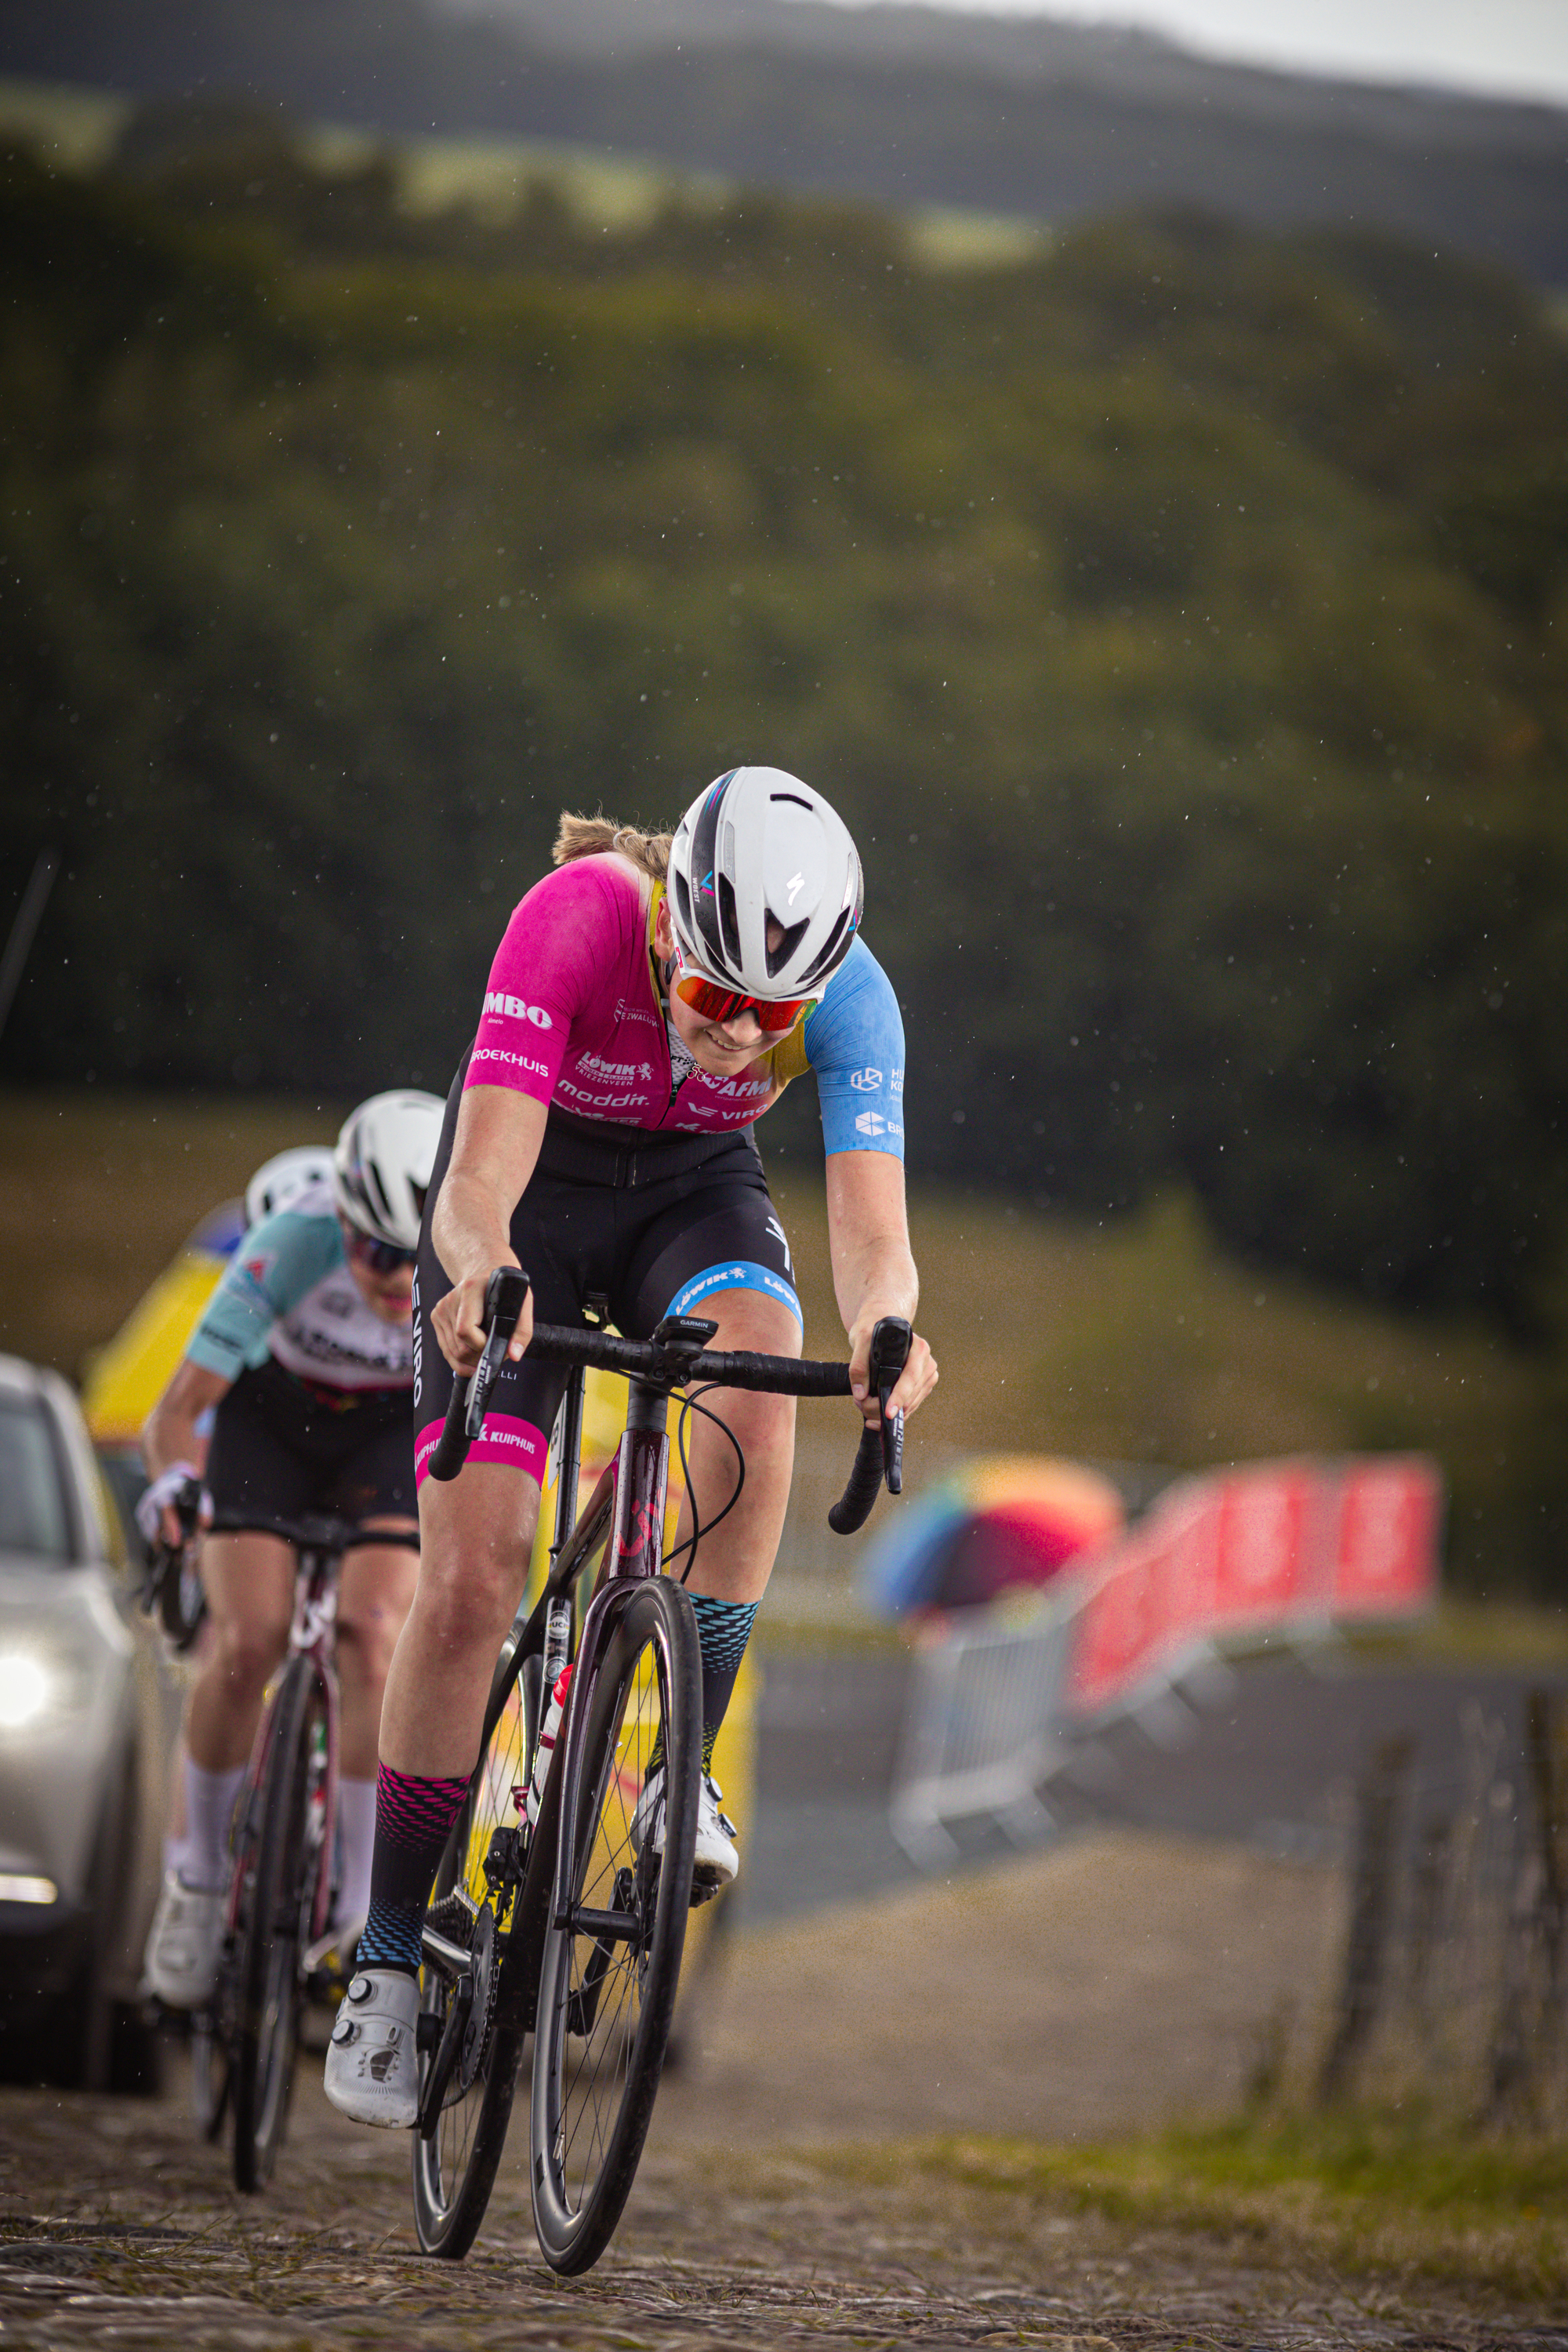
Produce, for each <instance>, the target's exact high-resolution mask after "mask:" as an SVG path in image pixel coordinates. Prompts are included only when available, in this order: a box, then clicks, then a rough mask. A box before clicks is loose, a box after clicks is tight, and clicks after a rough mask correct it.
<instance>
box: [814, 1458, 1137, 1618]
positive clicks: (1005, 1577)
mask: <svg viewBox="0 0 1568 2352" xmlns="http://www.w3.org/2000/svg"><path fill="white" fill-rule="evenodd" d="M1121 1524H1122V1507H1121V1496H1119V1495H1118V1493H1117V1491H1116V1489H1115V1487H1114V1486H1112V1485H1111V1484H1110V1480H1109V1479H1108V1478H1104V1477H1101V1476H1100V1473H1099V1472H1098V1471H1095V1470H1089V1469H1086V1468H1085V1467H1084V1465H1083V1464H1082V1463H1079V1462H1058V1461H1055V1460H1052V1459H1050V1458H1049V1457H1047V1456H1043V1455H1030V1454H979V1455H976V1456H975V1457H974V1459H973V1460H972V1461H969V1462H966V1463H964V1464H963V1466H962V1467H961V1468H960V1469H958V1470H955V1471H954V1472H952V1475H950V1476H949V1477H946V1478H944V1479H943V1480H942V1484H941V1485H940V1486H935V1487H932V1488H931V1491H930V1492H929V1493H928V1494H926V1495H923V1496H921V1498H920V1500H919V1501H918V1502H912V1503H910V1505H909V1506H908V1507H906V1508H905V1509H903V1510H902V1511H900V1512H898V1513H896V1514H895V1513H889V1516H888V1517H887V1519H886V1521H885V1522H884V1524H883V1527H882V1529H881V1532H880V1533H879V1536H878V1537H877V1538H876V1540H875V1541H874V1542H873V1543H872V1544H871V1546H870V1547H869V1549H868V1551H867V1553H866V1557H865V1559H864V1560H863V1562H862V1563H861V1570H860V1582H861V1588H862V1590H863V1591H864V1592H865V1593H866V1595H867V1598H868V1600H869V1601H871V1603H872V1605H873V1606H874V1607H876V1608H877V1609H879V1610H880V1611H882V1612H884V1613H885V1614H886V1615H889V1616H892V1617H902V1616H906V1615H908V1614H909V1613H910V1612H911V1611H913V1610H918V1609H942V1610H948V1609H976V1608H983V1607H984V1606H985V1605H986V1604H987V1603H988V1602H990V1601H994V1600H995V1599H996V1597H997V1595H998V1594H999V1593H1002V1592H1005V1591H1009V1590H1010V1589H1014V1588H1016V1587H1020V1586H1022V1587H1030V1586H1038V1585H1042V1584H1047V1583H1048V1582H1049V1581H1050V1580H1051V1578H1052V1577H1053V1576H1055V1575H1057V1574H1058V1571H1059V1570H1061V1569H1062V1568H1063V1567H1065V1566H1066V1564H1067V1563H1068V1561H1069V1560H1072V1559H1079V1558H1080V1557H1081V1556H1082V1555H1083V1554H1084V1553H1086V1552H1089V1551H1092V1550H1095V1549H1098V1548H1099V1547H1100V1545H1101V1544H1104V1543H1107V1542H1109V1541H1110V1538H1112V1537H1113V1536H1114V1535H1116V1534H1117V1533H1118V1531H1119V1530H1120V1528H1121Z"/></svg>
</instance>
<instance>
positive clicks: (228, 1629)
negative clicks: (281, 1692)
mask: <svg viewBox="0 0 1568 2352" xmlns="http://www.w3.org/2000/svg"><path fill="white" fill-rule="evenodd" d="M288 1645H289V1621H288V1619H287V1618H283V1619H280V1620H275V1619H273V1618H271V1617H269V1616H266V1615H262V1614H256V1615H243V1616H232V1617H228V1618H226V1619H224V1620H222V1621H220V1622H219V1623H218V1625H217V1628H216V1640H215V1643H214V1651H213V1662H212V1664H213V1671H215V1672H216V1673H217V1674H218V1675H221V1676H222V1677H223V1680H224V1681H225V1682H226V1684H227V1685H228V1686H229V1688H230V1690H231V1691H233V1693H234V1694H235V1696H237V1697H239V1696H245V1697H258V1696H259V1695H260V1693H261V1692H262V1691H263V1690H264V1689H265V1688H266V1686H267V1683H268V1677H269V1676H270V1675H271V1674H272V1672H273V1670H274V1669H275V1667H276V1666H277V1664H278V1662H279V1659H280V1658H281V1657H282V1655H283V1653H284V1651H285V1650H286V1649H287V1647H288Z"/></svg>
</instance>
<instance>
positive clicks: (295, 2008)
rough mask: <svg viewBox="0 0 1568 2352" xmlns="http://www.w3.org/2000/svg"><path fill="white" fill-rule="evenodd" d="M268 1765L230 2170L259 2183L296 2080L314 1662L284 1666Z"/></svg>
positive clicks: (315, 1756)
mask: <svg viewBox="0 0 1568 2352" xmlns="http://www.w3.org/2000/svg"><path fill="white" fill-rule="evenodd" d="M275 1707H276V1714H275V1718H274V1724H273V1733H272V1743H271V1748H270V1750H269V1752H268V1759H267V1769H266V1772H265V1775H264V1777H263V1780H262V1783H261V1787H260V1789H259V1790H258V1809H259V1815H260V1826H259V1829H258V1834H257V1839H256V1845H255V1875H254V1878H253V1880H252V1882H251V1885H250V1886H249V1888H248V1889H247V1892H246V1894H245V1895H244V1896H243V1898H242V1905H241V1918H240V1937H241V1941H240V1949H239V1953H238V1969H237V1979H238V2014H237V2019H236V2022H235V2032H234V2063H233V2069H232V2074H231V2080H230V2094H231V2096H232V2099H233V2103H234V2178H235V2184H236V2186H237V2188H240V2189H265V2187H266V2186H267V2183H268V2181H269V2180H270V2179H271V2178H272V2168H273V2166H274V2164H275V2163H276V2162H277V2158H278V2150H279V2146H280V2144H281V2142H282V2138H283V2129H284V2126H285V2124H286V2123H287V2121H288V2117H289V2092H290V2090H291V2089H292V2087H293V2081H294V2050H295V2043H296V2041H297V2039H298V2034H299V2024H300V1954H301V1952H302V1951H303V1949H304V1948H305V1946H306V1944H307V1942H308V1940H309V1936H310V1909H311V1905H312V1902H313V1899H314V1895H315V1891H316V1877H317V1872H318V1869H319V1866H320V1862H321V1841H322V1839H323V1838H324V1836H325V1835H326V1832H327V1823H326V1782H327V1697H326V1693H325V1691H324V1690H323V1689H322V1688H321V1682H320V1680H319V1678H318V1676H317V1675H316V1673H315V1671H314V1669H313V1668H312V1667H311V1666H310V1664H308V1663H307V1662H306V1660H304V1659H303V1658H296V1659H295V1660H293V1661H292V1662H291V1663H290V1664H289V1665H288V1666H287V1667H286V1668H285V1669H284V1675H283V1681H282V1685H281V1687H280V1688H279V1693H278V1696H277V1699H276V1701H275Z"/></svg>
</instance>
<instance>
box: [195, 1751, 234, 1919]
mask: <svg viewBox="0 0 1568 2352" xmlns="http://www.w3.org/2000/svg"><path fill="white" fill-rule="evenodd" d="M244 1782H245V1767H244V1765H243V1764H236V1765H235V1766H234V1767H233V1768H232V1769H231V1770H229V1771H226V1772H204V1771H203V1769H202V1768H201V1766H200V1765H199V1764H193V1763H192V1761H191V1759H190V1758H189V1757H188V1756H187V1757H186V1759H185V1822H186V1830H185V1851H184V1860H183V1862H182V1864H181V1865H180V1875H181V1877H182V1878H183V1879H184V1882H185V1885H187V1886H199V1887H202V1888H204V1889H205V1891H207V1892H208V1893H212V1892H213V1891H215V1890H216V1889H218V1888H221V1887H224V1886H226V1885H228V1858H229V1857H228V1832H229V1824H230V1822H232V1821H233V1819H234V1808H235V1803H236V1801H237V1798H238V1796H239V1792H240V1790H241V1788H242V1787H243V1785H244Z"/></svg>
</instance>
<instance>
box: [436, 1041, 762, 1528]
mask: <svg viewBox="0 0 1568 2352" xmlns="http://www.w3.org/2000/svg"><path fill="white" fill-rule="evenodd" d="M466 1067H467V1065H466V1064H465V1066H464V1069H460V1070H459V1071H458V1076H457V1078H456V1080H455V1081H454V1083H453V1087H452V1092H451V1095H450V1097H449V1098H448V1100H447V1118H446V1124H445V1126H444V1128H443V1129H442V1132H441V1145H440V1150H439V1151H438V1153H437V1160H436V1166H435V1169H434V1171H433V1173H432V1176H431V1182H430V1192H429V1196H428V1198H427V1200H426V1204H425V1227H424V1231H423V1233H422V1234H420V1237H419V1263H418V1267H417V1270H416V1276H415V1284H414V1447H415V1461H416V1472H417V1475H418V1476H419V1478H420V1479H421V1480H423V1478H424V1476H425V1465H426V1462H427V1460H428V1458H429V1455H430V1453H431V1451H432V1449H433V1448H434V1446H435V1444H436V1441H437V1438H438V1437H439V1435H440V1433H441V1423H442V1421H443V1420H444V1418H445V1416H446V1412H447V1400H448V1399H449V1398H450V1396H451V1393H452V1370H451V1366H450V1365H449V1364H448V1363H447V1360H446V1358H445V1356H443V1355H442V1353H441V1348H440V1342H439V1341H438V1340H437V1338H436V1335H435V1333H434V1332H433V1331H432V1329H431V1328H430V1319H429V1318H430V1310H431V1308H432V1307H434V1306H435V1305H436V1304H437V1301H438V1300H439V1299H442V1298H444V1297H446V1295H447V1291H448V1290H450V1289H451V1287H452V1285H451V1283H450V1282H449V1281H448V1279H447V1274H446V1270H445V1268H444V1267H443V1266H442V1265H441V1262H440V1260H439V1259H438V1258H437V1255H436V1252H435V1248H434V1246H433V1244H432V1243H431V1240H430V1221H431V1217H432V1215H433V1213H434V1211H435V1205H436V1202H437V1198H438V1197H439V1194H440V1190H441V1181H442V1178H443V1177H444V1176H445V1174H446V1171H447V1163H448V1161H449V1160H450V1158H451V1151H452V1137H453V1134H454V1131H455V1129H456V1127H457V1118H458V1104H459V1102H460V1100H461V1090H462V1084H463V1078H464V1075H465V1071H466ZM595 1170H597V1171H600V1172H599V1173H598V1174H597V1175H595V1174H594V1173H591V1172H590V1171H595ZM511 1245H512V1248H513V1249H514V1250H515V1251H516V1253H517V1258H518V1263H519V1264H520V1265H521V1266H522V1268H523V1270H524V1272H525V1273H526V1274H527V1275H528V1276H529V1279H530V1281H531V1284H532V1286H533V1312H534V1317H535V1319H536V1320H537V1321H539V1322H541V1323H564V1324H570V1325H574V1326H576V1327H579V1328H581V1327H583V1326H584V1322H585V1318H584V1312H583V1310H584V1306H585V1305H586V1303H587V1301H588V1300H589V1299H590V1298H595V1297H597V1298H603V1299H605V1300H607V1302H608V1306H609V1316H610V1320H611V1322H612V1323H614V1325H615V1327H616V1330H617V1331H620V1332H622V1333H623V1334H624V1335H625V1336H626V1338H627V1339H647V1337H648V1336H649V1334H650V1333H651V1332H652V1331H653V1329H654V1328H655V1326H656V1325H657V1324H658V1323H659V1322H660V1321H661V1319H662V1318H664V1317H665V1316H666V1315H669V1314H682V1315H700V1314H701V1313H702V1311H703V1307H702V1301H703V1299H704V1298H705V1297H710V1296H714V1295H716V1294H717V1293H718V1292H720V1291H721V1290H761V1291H763V1292H764V1293H765V1294H766V1295H768V1296H769V1297H775V1298H777V1299H779V1300H781V1301H782V1302H783V1303H784V1305H786V1306H787V1307H790V1308H791V1310H792V1311H793V1313H794V1314H795V1316H796V1317H798V1316H799V1314H800V1307H799V1303H798V1301H797V1299H796V1297H795V1275H794V1269H793V1267H792V1265H791V1262H790V1254H789V1243H788V1241H787V1240H786V1238H785V1235H784V1226H783V1225H782V1223H780V1221H779V1217H778V1213H777V1212H776V1210H775V1209H774V1207H773V1200H772V1197H771V1195H770V1193H769V1192H768V1185H767V1179H766V1177H765V1176H764V1175H763V1163H762V1161H761V1160H760V1159H759V1158H758V1156H757V1150H756V1146H755V1144H754V1143H753V1142H752V1138H751V1136H750V1134H749V1133H745V1134H740V1135H731V1136H723V1137H718V1136H715V1137H709V1136H679V1137H677V1136H668V1137H667V1136H658V1135H648V1134H645V1133H642V1132H636V1131H633V1130H631V1129H613V1130H611V1133H610V1135H609V1136H603V1135H595V1134H594V1133H593V1132H592V1131H591V1129H590V1128H589V1126H588V1123H587V1122H585V1121H582V1120H575V1119H566V1118H562V1117H561V1115H560V1114H558V1113H556V1112H553V1111H552V1114H551V1117H550V1120H549V1123H548V1125H547V1127H546V1129H545V1139H544V1146H543V1149H542V1151H541V1153H540V1159H539V1165H538V1167H537V1168H536V1169H535V1171H534V1173H533V1175H532V1177H531V1180H530V1181H529V1186H528V1190H527V1191H526V1192H524V1194H523V1196H522V1198H521V1201H520V1202H518V1204H517V1207H516V1209H515V1211H514V1212H513V1213H512V1220H511ZM566 1381H567V1368H566V1366H565V1365H564V1364H548V1363H542V1362H541V1363H531V1362H529V1361H528V1360H526V1359H525V1360H523V1361H522V1362H521V1363H520V1364H506V1365H503V1366H502V1368H501V1370H500V1373H499V1374H498V1375H497V1378H496V1382H495V1385H494V1387H493V1388H492V1389H491V1391H490V1402H489V1410H488V1412H487V1413H486V1417H485V1430H484V1435H483V1436H482V1437H481V1438H480V1439H479V1441H478V1443H477V1444H474V1445H473V1446H472V1447H471V1448H470V1449H469V1454H468V1459H469V1460H470V1461H471V1462H486V1461H489V1462H508V1463H510V1464H512V1465H514V1466H515V1467H516V1468H518V1469H520V1470H523V1471H525V1472H526V1473H527V1475H529V1476H530V1477H531V1478H532V1479H534V1480H535V1482H536V1483H537V1484H539V1485H541V1486H542V1484H543V1480H544V1466H545V1456H546V1454H547V1452H548V1448H549V1443H550V1433H551V1430H552V1427H553V1425H554V1422H555V1414H556V1410H557V1408H558V1407H559V1405H560V1402H561V1398H562V1395H563V1391H564V1390H565V1386H566Z"/></svg>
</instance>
